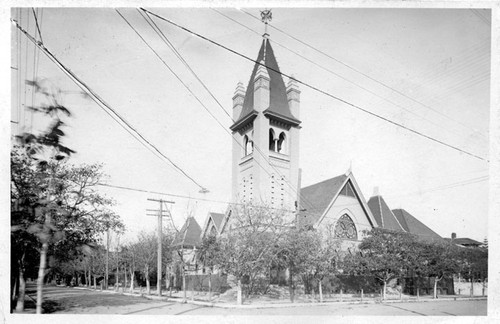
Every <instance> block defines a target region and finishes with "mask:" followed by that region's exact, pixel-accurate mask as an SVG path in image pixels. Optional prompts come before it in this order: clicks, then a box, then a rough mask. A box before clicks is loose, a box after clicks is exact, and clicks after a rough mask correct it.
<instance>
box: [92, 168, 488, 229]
mask: <svg viewBox="0 0 500 324" xmlns="http://www.w3.org/2000/svg"><path fill="white" fill-rule="evenodd" d="M488 178H489V177H488V176H481V177H475V178H471V179H467V180H462V181H459V182H454V183H450V184H447V185H443V186H438V187H433V188H427V189H422V190H420V191H415V192H411V193H407V194H402V195H384V197H385V198H395V197H403V196H414V195H422V194H424V193H430V192H434V191H438V190H446V189H453V188H456V187H461V186H465V185H470V184H475V183H479V182H484V181H486V180H488ZM97 185H98V186H102V187H108V188H114V189H121V190H128V191H134V192H141V193H148V194H156V195H162V196H169V197H175V198H181V199H189V200H196V201H205V202H215V203H221V204H231V205H239V206H245V204H243V203H233V202H229V201H224V200H215V199H206V198H194V197H191V196H186V195H179V194H172V193H166V192H160V191H153V190H145V189H138V188H133V187H128V186H118V185H112V184H108V183H98V184H97ZM359 204H360V203H359V202H358V201H356V202H353V203H342V204H337V205H335V207H352V206H358V205H359ZM255 208H259V209H267V210H277V211H283V212H294V211H292V210H288V209H281V208H272V207H267V206H255ZM396 209H397V208H396ZM392 210H394V209H392ZM323 212H324V210H321V211H319V210H318V209H317V208H316V209H314V210H313V211H311V210H309V211H308V210H305V211H301V214H302V215H309V216H311V215H318V213H323ZM353 222H354V223H355V224H358V225H366V224H363V223H359V222H355V221H354V220H353Z"/></svg>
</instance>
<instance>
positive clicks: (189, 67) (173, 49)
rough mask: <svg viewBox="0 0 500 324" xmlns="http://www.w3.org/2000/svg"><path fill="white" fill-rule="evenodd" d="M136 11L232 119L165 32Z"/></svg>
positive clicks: (148, 17)
mask: <svg viewBox="0 0 500 324" xmlns="http://www.w3.org/2000/svg"><path fill="white" fill-rule="evenodd" d="M137 11H138V12H139V13H140V14H141V16H142V17H143V18H144V20H146V22H147V23H148V24H149V26H151V28H152V29H153V30H154V31H155V32H156V34H157V35H158V36H160V39H161V40H162V41H163V42H164V43H165V44H166V45H167V46H168V47H169V48H170V50H172V51H173V52H174V54H175V55H176V56H177V58H178V59H179V60H180V61H181V62H182V63H183V64H184V66H185V67H186V68H187V69H188V70H189V71H190V72H191V74H192V75H193V76H194V77H195V78H196V80H198V82H200V83H201V85H202V86H203V88H204V89H205V90H206V91H207V92H208V93H209V94H210V96H211V97H212V99H214V100H215V102H217V104H218V105H219V107H221V108H222V111H223V112H224V113H225V114H226V115H227V116H228V117H229V118H231V120H233V119H232V117H231V115H230V114H229V113H228V112H227V111H226V109H224V107H223V106H222V104H221V103H220V101H219V100H217V98H216V97H215V96H214V95H213V93H212V91H210V89H209V88H208V87H207V86H206V85H205V83H204V82H203V81H202V80H201V79H200V78H199V77H198V75H197V74H196V73H195V72H194V70H193V69H192V68H191V66H190V65H189V63H188V62H187V61H186V60H185V59H184V58H183V57H182V55H181V54H180V53H179V51H177V49H176V48H175V46H174V45H173V44H172V42H170V40H169V39H168V38H167V36H165V34H164V33H163V32H162V31H161V29H160V28H159V27H158V25H156V23H155V22H154V21H153V19H151V17H150V16H149V15H148V14H147V13H145V14H143V13H142V11H140V10H139V9H137ZM146 17H147V18H146ZM233 122H234V120H233Z"/></svg>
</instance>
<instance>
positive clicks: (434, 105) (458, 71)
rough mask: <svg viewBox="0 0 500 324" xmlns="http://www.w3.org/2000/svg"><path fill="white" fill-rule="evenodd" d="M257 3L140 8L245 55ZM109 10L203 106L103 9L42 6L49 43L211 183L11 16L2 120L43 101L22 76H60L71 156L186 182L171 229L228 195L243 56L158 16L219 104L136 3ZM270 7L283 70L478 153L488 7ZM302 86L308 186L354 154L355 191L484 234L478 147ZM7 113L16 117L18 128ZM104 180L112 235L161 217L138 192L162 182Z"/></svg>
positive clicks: (173, 185)
mask: <svg viewBox="0 0 500 324" xmlns="http://www.w3.org/2000/svg"><path fill="white" fill-rule="evenodd" d="M259 9H262V8H248V9H245V8H243V9H235V8H226V9H217V10H214V9H210V8H196V9H193V8H191V9H189V8H182V9H181V8H151V9H150V10H151V11H153V12H155V13H157V14H158V15H160V16H163V17H165V18H167V19H170V20H172V21H174V22H176V23H177V24H179V25H181V26H183V27H185V28H188V29H190V30H192V31H194V32H196V33H199V34H202V35H203V36H205V37H207V38H209V39H211V40H213V41H215V42H217V43H220V44H223V45H224V46H227V47H229V48H231V49H233V50H234V51H236V52H239V53H241V54H243V55H246V56H248V57H250V58H252V59H255V58H256V57H257V53H258V50H259V48H260V45H261V42H262V34H263V32H264V25H263V24H262V22H260V21H259V20H258V19H255V18H254V17H252V16H251V15H253V16H255V17H258V16H259ZM119 11H120V13H121V14H122V15H124V16H125V17H126V19H127V20H128V21H129V22H130V24H131V25H132V26H134V28H136V29H137V31H138V32H139V33H140V34H141V35H142V36H143V37H144V39H145V40H146V41H147V42H148V44H150V46H152V47H153V48H154V49H155V50H156V51H157V52H158V54H159V55H160V56H161V57H162V59H163V60H164V61H165V62H166V63H167V64H168V66H169V67H170V68H171V69H172V70H173V71H174V72H175V73H176V74H177V75H178V76H179V78H181V79H182V80H183V81H184V82H185V83H186V84H187V85H188V86H189V88H190V89H191V90H192V91H193V93H195V94H196V96H197V97H198V98H199V100H200V101H201V102H203V103H204V104H205V106H206V108H204V107H203V106H202V105H200V103H199V102H198V101H197V99H196V98H195V97H194V96H193V95H192V94H190V93H189V92H188V91H187V90H186V89H185V88H184V87H183V86H182V84H181V83H180V82H179V81H178V80H177V78H176V77H175V76H174V75H173V74H172V73H171V71H169V69H168V68H167V67H166V66H165V65H164V64H163V63H162V62H161V61H160V60H159V59H158V58H157V57H156V56H155V54H154V53H153V52H152V51H151V50H150V49H149V48H148V47H147V46H146V45H145V44H144V42H143V41H142V40H141V39H140V38H139V37H138V36H137V35H136V34H135V32H134V31H133V30H132V29H131V28H130V27H129V26H128V25H127V23H126V22H125V21H124V20H123V19H122V18H121V17H120V16H119V15H118V14H117V12H116V11H115V10H114V9H111V8H92V9H84V8H43V9H38V10H37V13H38V15H37V16H38V20H39V26H40V30H41V34H42V37H43V42H44V44H45V46H46V47H47V48H48V49H49V50H50V51H51V52H52V53H53V54H54V55H55V56H56V57H57V58H58V59H59V60H60V61H61V62H62V63H63V64H64V65H66V66H67V67H68V68H69V69H71V71H73V72H74V73H75V74H76V75H77V76H78V77H79V78H81V79H82V80H83V81H84V82H85V83H86V84H87V85H89V86H90V88H92V90H93V91H95V92H96V93H97V94H98V95H99V96H100V97H101V98H103V99H104V100H105V101H106V102H107V103H108V104H109V105H110V106H112V107H113V109H115V110H116V111H117V112H118V113H119V114H120V115H121V116H123V117H124V118H125V119H126V120H127V121H128V122H129V123H130V124H131V125H133V127H134V128H135V129H136V130H138V131H139V132H140V133H141V134H142V135H143V136H144V137H145V138H147V139H148V140H149V141H150V142H151V143H154V145H155V146H156V147H157V148H158V149H159V150H160V151H161V152H163V153H164V154H165V155H166V156H168V157H169V158H170V159H171V160H172V161H174V162H175V163H176V164H177V165H178V166H180V167H181V168H182V169H183V170H184V171H185V172H186V173H187V174H189V175H190V176H191V177H192V178H193V179H195V180H196V182H198V183H200V184H202V186H204V187H206V188H207V189H208V190H209V193H206V194H201V193H199V189H200V188H199V187H197V186H196V185H195V184H193V182H191V181H190V180H189V179H187V178H186V177H184V176H183V175H181V174H180V173H179V172H178V171H177V170H175V168H173V167H172V166H171V165H169V164H168V163H165V162H164V161H162V160H161V159H159V158H158V157H157V156H156V155H154V154H153V153H151V152H150V151H148V150H147V149H146V148H144V146H142V145H141V144H140V143H138V142H137V141H136V140H135V139H134V138H133V137H132V136H131V135H129V134H128V133H127V132H126V131H125V130H124V129H123V128H121V127H120V126H119V125H118V124H117V123H116V122H115V121H113V120H112V119H111V118H110V117H109V116H108V115H107V114H106V113H105V112H104V111H103V110H102V109H101V108H100V107H99V106H98V105H97V104H95V103H94V102H93V101H91V100H89V99H88V98H84V97H83V96H81V95H79V94H78V93H77V92H78V91H79V88H78V87H77V86H76V85H75V84H74V83H73V82H72V81H71V80H70V79H69V78H68V77H67V76H66V75H65V74H64V73H62V72H61V71H60V70H59V69H58V68H57V67H56V65H54V63H53V62H52V61H50V60H49V59H48V58H47V57H45V56H44V55H43V53H39V54H38V53H37V52H36V51H35V49H34V46H33V44H32V43H29V42H27V39H26V37H24V35H19V34H18V33H17V31H16V30H15V28H12V35H11V40H12V43H11V44H12V46H11V50H12V58H11V67H16V68H18V69H17V70H16V69H12V68H11V85H12V86H11V89H12V92H11V103H12V104H11V114H12V116H11V120H13V121H20V124H19V125H21V127H22V126H23V125H24V127H25V128H26V129H28V130H29V127H30V124H31V116H30V115H29V114H24V112H23V107H24V106H30V105H33V101H34V105H36V104H37V103H39V102H40V100H42V98H41V97H40V96H39V95H37V94H35V95H32V89H31V88H30V87H27V86H25V85H24V81H23V80H24V79H32V78H33V76H36V77H37V78H39V79H40V80H41V81H42V82H43V83H44V85H45V86H47V87H48V88H51V89H61V90H63V94H62V95H61V100H62V101H63V103H64V104H65V105H66V106H67V107H68V108H69V109H70V110H71V112H72V114H73V115H72V116H71V117H70V118H68V119H66V120H65V122H66V124H67V126H66V128H65V129H64V130H65V132H66V136H65V139H64V142H65V144H66V145H67V146H68V147H70V148H72V149H73V150H75V151H76V152H77V153H76V154H74V155H73V156H72V157H71V159H70V162H71V163H73V164H81V163H102V164H103V168H104V171H105V172H106V174H107V175H108V179H107V183H109V184H111V185H116V186H123V187H130V188H136V189H142V190H147V191H152V192H162V193H170V194H174V195H177V196H183V197H190V198H189V199H187V198H181V197H172V196H163V198H164V199H167V200H173V201H175V204H173V205H172V206H171V214H172V218H173V222H174V224H175V226H176V227H177V228H180V227H181V226H182V224H183V222H184V220H185V219H186V217H187V216H188V215H192V216H194V217H195V218H196V220H197V221H198V223H199V224H200V225H203V224H204V222H205V219H206V216H207V213H208V212H209V211H212V212H224V211H225V210H226V207H227V202H228V201H229V200H230V198H231V192H230V190H231V147H232V146H231V137H230V135H229V133H228V131H229V126H230V125H231V124H232V121H231V119H230V118H229V117H228V116H227V114H226V113H228V114H229V115H231V113H232V112H231V109H232V96H233V94H234V90H235V88H236V85H237V83H238V82H239V81H241V82H243V83H244V84H245V86H246V84H247V83H248V80H249V78H250V73H251V71H252V67H253V63H252V62H249V61H247V60H245V59H243V58H241V57H239V56H237V55H235V54H233V53H230V52H228V51H226V50H224V49H222V48H220V47H217V46H214V45H213V44H211V43H209V42H207V41H205V40H202V39H200V38H198V37H196V36H195V35H192V34H190V33H189V32H186V31H183V30H181V29H179V28H176V27H174V26H172V25H170V24H168V23H166V22H164V21H161V20H158V19H154V21H155V22H156V23H157V24H158V26H159V28H160V29H161V30H162V32H163V33H164V34H165V35H166V36H167V37H168V39H169V40H170V42H171V43H172V44H173V45H174V46H175V48H176V49H177V50H178V51H179V53H180V54H181V55H182V57H183V58H184V59H185V60H186V61H187V62H188V63H189V65H190V66H191V68H192V69H193V70H194V71H195V72H196V74H197V75H198V77H199V78H200V79H201V80H202V81H203V82H204V84H205V85H206V87H207V88H208V89H210V91H211V92H212V93H213V95H214V97H215V98H217V100H218V101H219V102H220V103H221V104H222V107H223V108H224V110H225V111H223V110H222V109H221V107H220V106H219V105H218V104H217V103H216V102H215V100H214V99H213V98H212V97H211V96H210V95H209V94H208V93H207V92H206V90H205V89H204V88H203V87H202V86H201V85H200V84H199V83H198V81H197V80H196V79H195V78H194V77H193V76H192V75H191V74H190V73H189V72H188V71H187V70H186V68H185V67H184V66H183V65H182V64H181V63H180V61H179V60H178V59H177V58H176V57H175V55H174V54H173V53H172V51H171V50H170V49H169V48H168V47H167V46H166V45H165V43H163V42H162V41H161V39H160V38H159V37H158V35H156V34H155V33H154V32H153V30H152V29H151V28H150V26H149V25H148V24H147V23H146V21H145V20H144V19H143V18H142V17H141V15H140V14H139V12H138V11H137V10H136V9H132V8H126V9H120V10H119ZM11 13H12V17H13V18H14V19H16V20H17V21H18V22H19V24H20V25H21V26H22V27H23V28H25V29H26V30H28V31H29V32H30V34H32V35H34V34H35V22H34V19H33V13H32V12H30V11H29V10H28V9H27V8H23V9H21V10H18V9H13V10H12V12H11ZM272 13H273V19H272V21H271V26H273V27H276V28H277V29H274V28H273V27H270V28H269V34H270V42H271V45H272V46H273V49H274V53H275V55H276V58H277V61H278V64H279V67H280V69H281V72H283V73H285V74H288V75H294V77H296V78H297V79H298V80H300V81H302V82H304V83H306V84H309V85H311V86H314V87H316V88H319V89H321V90H322V91H325V92H327V93H329V94H331V95H333V96H335V97H338V98H341V99H342V100H344V101H347V102H349V103H351V104H354V105H356V106H359V107H362V108H363V109H365V110H367V111H370V112H372V113H374V114H377V115H379V116H382V117H383V118H385V119H388V120H391V121H394V122H396V123H398V124H401V125H404V126H405V127H407V128H411V129H413V130H416V131H418V132H420V133H422V134H425V135H426V136H429V137H431V138H433V139H435V140H438V141H441V142H445V143H447V144H449V145H452V146H454V147H457V148H459V149H461V150H463V151H466V152H469V153H471V154H473V155H476V156H478V157H481V158H483V159H488V148H489V134H490V132H489V122H490V120H489V114H490V70H491V67H490V58H491V50H490V44H491V43H490V40H491V32H490V22H491V17H490V11H489V10H484V9H472V10H471V9H362V8H353V9H342V8H322V9H317V8H314V9H291V8H274V9H272ZM225 16H227V17H229V18H230V19H232V20H230V19H229V18H227V17H225ZM283 32H285V33H286V34H284V33H283ZM290 36H291V37H290ZM299 40H300V41H299ZM305 44H307V45H308V46H306V45H305ZM18 50H20V52H19V53H20V54H19V55H18ZM292 51H293V52H292ZM33 67H35V68H33ZM287 81H288V80H287V79H286V78H285V83H286V82H287ZM300 89H301V91H302V93H301V107H300V109H301V120H302V124H301V126H302V129H301V131H300V162H299V165H300V167H301V168H302V184H303V186H307V185H311V184H314V183H316V182H320V181H323V180H326V179H329V178H332V177H335V176H337V175H339V174H342V173H345V172H346V171H347V170H348V169H349V168H352V171H353V173H354V176H355V178H356V180H357V182H358V184H359V185H360V188H361V191H362V194H363V196H364V198H365V199H366V200H368V199H369V198H370V197H371V195H372V193H373V190H374V187H378V188H379V191H380V194H381V195H382V196H383V197H384V199H385V200H386V202H387V204H388V205H389V207H391V208H392V209H395V208H404V209H405V210H407V211H408V212H409V213H411V214H412V215H413V216H415V217H416V218H418V219H419V220H420V221H422V222H423V223H424V224H426V225H427V226H429V227H430V228H431V229H433V230H434V231H435V232H437V233H438V234H440V235H441V236H443V237H450V235H451V233H452V232H455V233H457V236H458V237H470V238H473V239H475V240H478V241H483V239H484V238H485V237H486V236H487V229H488V204H489V202H488V189H489V186H488V167H489V166H488V162H486V161H485V160H482V159H479V158H477V157H474V156H471V155H468V154H465V153H463V152H459V151H457V150H455V149H452V148H449V147H447V146H444V145H442V144H439V143H437V142H435V141H431V140H429V139H428V138H424V137H422V136H418V135H416V134H414V133H412V132H409V131H408V130H406V129H403V128H401V127H397V126H395V125H393V124H391V123H389V122H387V121H384V120H382V119H379V118H375V117H373V116H372V115H370V114H367V113H365V112H363V111H361V110H358V109H355V108H353V107H352V106H350V105H347V104H345V103H342V102H341V101H339V100H335V99H333V98H331V97H328V96H326V95H324V94H321V93H319V92H317V91H314V90H312V89H311V88H308V87H306V86H304V85H301V86H300ZM20 107H21V108H20ZM206 109H208V111H209V112H210V114H212V115H213V116H211V115H210V114H209V113H208V112H207V110H206ZM17 125H18V124H14V123H11V126H12V127H13V132H15V131H16V130H17V129H16V127H17ZM43 127H44V122H43V120H42V119H41V118H39V117H38V116H34V117H33V124H32V129H33V130H34V131H36V130H37V129H38V130H39V129H43ZM99 191H100V192H102V193H104V194H106V195H107V196H109V197H112V198H113V199H114V200H115V201H116V205H115V206H113V210H115V211H116V213H118V214H119V215H120V216H121V217H122V219H123V221H124V223H125V225H126V227H127V230H128V231H127V233H126V234H125V235H124V236H122V238H121V240H122V242H124V241H127V240H129V241H130V240H133V239H134V237H135V236H136V235H137V233H138V232H139V231H141V230H145V231H152V230H155V229H156V219H155V218H154V217H150V216H147V215H146V209H154V208H157V207H158V205H157V203H154V202H151V201H148V200H147V199H148V198H154V199H158V198H161V197H162V196H161V195H159V194H154V193H140V192H134V191H126V190H121V189H116V188H109V187H100V188H99ZM214 201H221V202H214ZM165 222H166V220H165Z"/></svg>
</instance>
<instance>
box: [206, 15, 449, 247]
mask: <svg viewBox="0 0 500 324" xmlns="http://www.w3.org/2000/svg"><path fill="white" fill-rule="evenodd" d="M263 21H264V22H265V23H266V33H264V35H263V40H262V44H261V47H260V50H259V52H258V54H257V59H256V60H255V62H256V63H255V65H254V67H253V70H252V72H251V75H250V80H249V81H248V83H247V85H246V87H245V86H244V85H243V84H242V83H241V82H239V83H238V84H237V86H236V90H235V93H234V96H233V121H234V123H233V124H232V126H231V127H230V129H231V131H232V134H233V139H234V140H233V144H232V145H233V146H232V185H231V191H232V199H231V201H232V203H233V205H238V204H253V205H263V206H266V207H268V208H271V209H278V210H285V211H288V212H289V214H293V216H294V218H295V226H298V227H304V226H306V227H309V228H313V229H315V230H319V231H324V230H329V231H330V233H334V235H335V237H338V238H340V239H342V240H344V242H347V243H349V242H350V243H352V245H356V244H358V243H359V242H360V241H361V240H362V239H363V236H364V235H365V234H364V232H365V230H370V229H372V228H374V227H382V228H386V229H389V230H393V231H400V232H407V233H412V234H415V235H418V236H421V237H422V238H424V237H425V238H430V239H441V237H440V236H439V235H437V234H436V233H435V232H433V231H432V230H431V229H430V228H428V227H427V226H425V225H424V224H422V223H421V222H420V221H418V220H417V219H416V218H415V217H413V216H412V215H411V214H410V213H408V212H407V211H405V210H404V209H397V210H391V209H390V208H389V207H388V206H387V204H386V203H385V201H384V200H383V198H382V197H381V196H380V195H378V193H375V194H374V196H373V197H371V198H370V199H369V200H368V201H367V200H366V199H365V197H364V196H363V194H362V192H361V190H360V188H359V186H358V184H357V181H356V179H355V177H354V175H353V173H352V170H348V171H347V172H346V173H345V174H342V175H339V176H336V177H333V178H331V179H328V180H324V181H321V182H319V183H316V184H313V185H310V186H307V187H305V188H300V189H299V183H300V180H299V177H300V176H299V149H300V145H299V144H300V130H301V120H300V90H299V86H298V82H297V81H296V80H295V79H294V78H293V77H287V79H288V81H287V82H286V83H285V81H284V79H283V75H282V74H281V73H280V69H279V66H278V62H277V60H276V57H275V55H274V50H273V48H272V46H271V42H270V40H269V35H268V34H267V20H266V19H265V17H263ZM231 208H232V206H229V207H228V209H227V212H226V213H225V214H217V213H209V215H208V216H207V219H206V221H205V225H204V227H203V228H202V230H201V233H202V234H201V236H200V242H201V239H202V237H203V236H205V235H208V234H212V235H214V234H215V235H220V234H222V233H223V232H224V231H225V230H226V228H227V226H226V225H227V223H228V222H229V221H230V218H231V212H232V210H231Z"/></svg>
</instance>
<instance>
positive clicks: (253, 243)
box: [220, 205, 289, 304]
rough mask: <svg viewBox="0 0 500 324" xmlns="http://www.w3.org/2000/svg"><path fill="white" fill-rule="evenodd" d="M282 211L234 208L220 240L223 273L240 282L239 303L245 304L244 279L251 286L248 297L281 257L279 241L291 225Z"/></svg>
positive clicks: (253, 207) (258, 207)
mask: <svg viewBox="0 0 500 324" xmlns="http://www.w3.org/2000/svg"><path fill="white" fill-rule="evenodd" d="M286 220H287V217H286V215H285V214H283V213H282V212H279V211H277V210H274V209H270V208H266V207H261V206H253V205H246V206H242V207H233V209H232V211H231V215H230V218H229V221H228V224H226V225H225V226H226V229H225V232H224V233H223V235H222V238H221V249H222V251H224V253H223V257H222V259H221V263H220V266H221V270H223V271H224V272H225V273H228V274H230V275H232V276H234V278H235V280H236V282H237V289H238V297H237V302H238V304H241V303H242V302H243V296H242V295H243V286H242V282H243V279H245V281H247V282H248V283H249V285H248V288H249V289H248V290H247V296H249V295H250V293H251V292H252V289H253V288H252V287H253V284H254V283H255V280H256V279H257V278H259V277H260V278H262V277H267V276H268V274H269V271H270V265H271V264H272V263H275V261H276V258H277V254H278V249H277V245H278V241H279V239H280V236H281V235H282V233H283V229H284V228H285V227H286V226H289V224H288V223H287V222H286Z"/></svg>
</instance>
